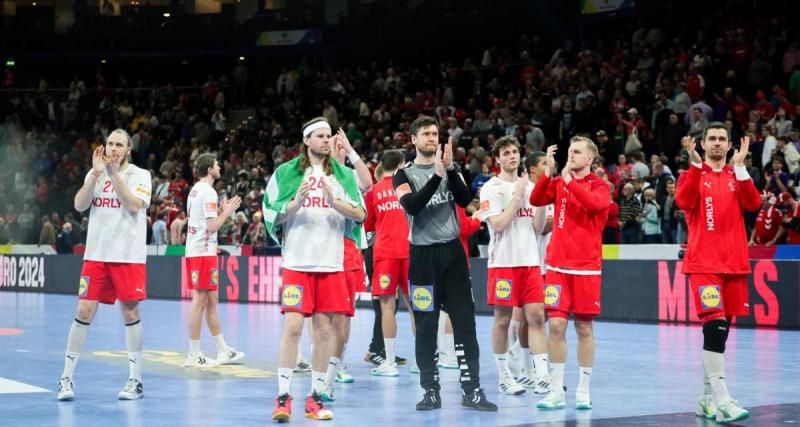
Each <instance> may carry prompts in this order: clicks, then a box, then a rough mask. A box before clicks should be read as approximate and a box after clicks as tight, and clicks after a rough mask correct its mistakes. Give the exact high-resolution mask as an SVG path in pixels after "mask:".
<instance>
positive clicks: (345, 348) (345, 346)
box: [339, 342, 347, 366]
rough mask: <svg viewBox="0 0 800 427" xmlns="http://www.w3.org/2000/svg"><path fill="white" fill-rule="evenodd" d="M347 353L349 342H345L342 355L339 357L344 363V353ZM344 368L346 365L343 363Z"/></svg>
mask: <svg viewBox="0 0 800 427" xmlns="http://www.w3.org/2000/svg"><path fill="white" fill-rule="evenodd" d="M345 351H347V342H345V343H344V344H343V345H342V355H341V356H340V357H339V359H342V362H344V352H345ZM342 366H344V363H342Z"/></svg>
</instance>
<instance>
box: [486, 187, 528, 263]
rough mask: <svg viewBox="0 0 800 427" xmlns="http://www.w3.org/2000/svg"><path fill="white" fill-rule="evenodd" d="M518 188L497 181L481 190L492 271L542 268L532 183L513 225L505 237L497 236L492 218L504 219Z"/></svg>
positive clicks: (510, 225) (507, 229)
mask: <svg viewBox="0 0 800 427" xmlns="http://www.w3.org/2000/svg"><path fill="white" fill-rule="evenodd" d="M516 186H517V184H516V183H514V182H508V181H503V180H502V179H500V178H498V177H493V178H492V179H490V180H489V181H488V182H487V183H486V184H483V187H482V188H481V209H482V210H483V214H482V215H481V220H482V221H484V222H486V223H487V224H488V226H489V260H488V263H487V264H488V267H489V268H498V267H529V266H530V267H538V266H539V265H540V261H539V251H538V250H536V248H538V241H537V236H536V232H535V231H534V229H533V211H534V207H533V205H531V204H530V201H529V199H530V195H531V192H532V191H533V184H532V183H530V182H528V185H527V186H526V188H525V194H523V200H522V203H520V205H519V208H518V209H517V214H516V215H515V216H514V219H512V220H511V223H510V224H509V225H508V226H507V227H506V228H505V230H503V232H501V233H497V232H495V230H494V228H492V225H491V223H489V218H491V217H493V216H497V215H500V214H501V213H503V210H504V209H505V208H506V207H507V206H508V205H509V204H510V203H511V198H512V195H513V194H514V189H515V188H516Z"/></svg>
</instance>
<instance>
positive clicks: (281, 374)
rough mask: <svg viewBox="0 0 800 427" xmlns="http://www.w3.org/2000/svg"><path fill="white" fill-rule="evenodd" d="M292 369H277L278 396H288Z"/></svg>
mask: <svg viewBox="0 0 800 427" xmlns="http://www.w3.org/2000/svg"><path fill="white" fill-rule="evenodd" d="M292 373H294V370H293V369H292V368H278V394H288V393H289V391H290V389H291V387H292Z"/></svg>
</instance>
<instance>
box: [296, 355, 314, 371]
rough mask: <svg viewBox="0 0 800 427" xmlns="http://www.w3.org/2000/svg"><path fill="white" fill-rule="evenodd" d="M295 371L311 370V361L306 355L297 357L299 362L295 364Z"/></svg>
mask: <svg viewBox="0 0 800 427" xmlns="http://www.w3.org/2000/svg"><path fill="white" fill-rule="evenodd" d="M294 372H296V373H300V372H311V362H309V361H308V359H306V358H305V357H299V356H298V357H297V364H296V365H294Z"/></svg>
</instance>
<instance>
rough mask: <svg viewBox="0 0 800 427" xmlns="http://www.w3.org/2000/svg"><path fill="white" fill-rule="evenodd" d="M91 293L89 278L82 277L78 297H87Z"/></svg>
mask: <svg viewBox="0 0 800 427" xmlns="http://www.w3.org/2000/svg"><path fill="white" fill-rule="evenodd" d="M88 292H89V276H81V278H80V279H79V280H78V296H79V297H85V296H86V294H87V293H88Z"/></svg>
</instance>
